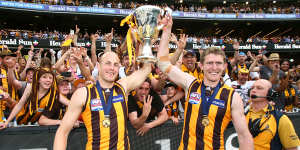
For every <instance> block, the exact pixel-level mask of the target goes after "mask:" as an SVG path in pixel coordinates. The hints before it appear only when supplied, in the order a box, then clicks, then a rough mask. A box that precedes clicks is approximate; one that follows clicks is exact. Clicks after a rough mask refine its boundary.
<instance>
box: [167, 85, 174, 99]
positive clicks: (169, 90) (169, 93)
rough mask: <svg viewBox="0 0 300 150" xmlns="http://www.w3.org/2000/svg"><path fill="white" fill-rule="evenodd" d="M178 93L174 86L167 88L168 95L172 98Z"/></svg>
mask: <svg viewBox="0 0 300 150" xmlns="http://www.w3.org/2000/svg"><path fill="white" fill-rule="evenodd" d="M175 94H176V89H175V87H174V86H169V87H168V89H167V97H168V98H171V97H173V96H174V95H175Z"/></svg>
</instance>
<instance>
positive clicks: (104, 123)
mask: <svg viewBox="0 0 300 150" xmlns="http://www.w3.org/2000/svg"><path fill="white" fill-rule="evenodd" d="M102 125H103V127H104V128H108V127H109V126H110V120H109V117H105V118H104V120H103V121H102Z"/></svg>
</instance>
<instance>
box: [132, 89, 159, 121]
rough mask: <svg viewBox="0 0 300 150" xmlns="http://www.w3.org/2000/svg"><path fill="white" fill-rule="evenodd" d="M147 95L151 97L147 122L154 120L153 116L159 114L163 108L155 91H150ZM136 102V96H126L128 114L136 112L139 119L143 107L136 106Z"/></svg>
mask: <svg viewBox="0 0 300 150" xmlns="http://www.w3.org/2000/svg"><path fill="white" fill-rule="evenodd" d="M149 95H151V96H152V97H153V98H152V103H151V112H150V114H149V116H148V118H147V121H151V120H155V116H157V115H158V113H160V112H161V111H162V110H163V108H164V104H163V102H162V100H161V98H160V96H159V95H158V94H157V93H156V92H155V91H153V90H152V89H151V90H150V92H149ZM137 101H138V98H137V97H136V96H132V95H129V96H128V112H129V113H131V112H134V111H136V112H137V114H138V117H140V116H141V115H142V112H143V107H141V108H140V107H139V105H138V104H137V103H138V102H137Z"/></svg>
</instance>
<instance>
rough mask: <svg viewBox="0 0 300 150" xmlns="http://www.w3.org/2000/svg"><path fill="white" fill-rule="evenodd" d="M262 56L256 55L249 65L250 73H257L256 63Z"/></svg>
mask: <svg viewBox="0 0 300 150" xmlns="http://www.w3.org/2000/svg"><path fill="white" fill-rule="evenodd" d="M261 57H262V55H257V56H256V58H255V60H254V62H253V63H252V64H251V65H250V68H249V71H250V72H259V67H257V64H258V61H259V60H260V59H261Z"/></svg>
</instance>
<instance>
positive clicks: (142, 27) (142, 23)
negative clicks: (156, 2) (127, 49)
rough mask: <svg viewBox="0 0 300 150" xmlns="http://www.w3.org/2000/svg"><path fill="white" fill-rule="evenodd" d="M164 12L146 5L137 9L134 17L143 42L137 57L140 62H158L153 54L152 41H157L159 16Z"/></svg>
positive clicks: (138, 33)
mask: <svg viewBox="0 0 300 150" xmlns="http://www.w3.org/2000/svg"><path fill="white" fill-rule="evenodd" d="M162 13H163V10H162V9H161V8H159V7H156V6H152V5H144V6H141V7H138V8H137V9H135V11H134V13H133V16H134V19H133V20H134V22H135V24H136V26H137V35H138V37H137V38H138V39H139V40H140V41H142V42H143V48H142V50H141V52H140V55H139V56H138V57H137V61H138V62H156V61H157V58H156V57H155V56H153V54H152V44H151V40H152V39H157V37H158V33H159V30H160V27H158V18H159V15H161V14H162Z"/></svg>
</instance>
